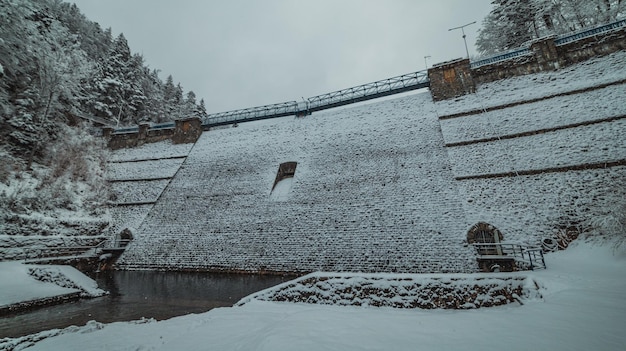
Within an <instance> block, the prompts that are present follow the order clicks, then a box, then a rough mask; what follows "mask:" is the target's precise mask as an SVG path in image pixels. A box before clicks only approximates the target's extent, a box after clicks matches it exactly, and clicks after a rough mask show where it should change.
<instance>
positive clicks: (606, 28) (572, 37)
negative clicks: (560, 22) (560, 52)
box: [554, 19, 626, 46]
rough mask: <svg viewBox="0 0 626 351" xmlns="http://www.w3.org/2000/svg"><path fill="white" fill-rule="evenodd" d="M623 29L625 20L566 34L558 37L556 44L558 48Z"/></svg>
mask: <svg viewBox="0 0 626 351" xmlns="http://www.w3.org/2000/svg"><path fill="white" fill-rule="evenodd" d="M622 27H626V19H623V20H620V21H616V22H613V23H609V24H604V25H601V26H597V27H594V28H589V29H583V30H580V31H578V32H575V33H570V34H566V35H560V36H558V37H557V39H556V40H555V41H554V43H555V44H556V45H557V46H558V45H563V44H567V43H570V42H572V41H576V40H580V39H584V38H588V37H592V36H594V35H597V34H601V33H606V32H610V31H612V30H615V29H618V28H622Z"/></svg>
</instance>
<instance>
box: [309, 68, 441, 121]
mask: <svg viewBox="0 0 626 351" xmlns="http://www.w3.org/2000/svg"><path fill="white" fill-rule="evenodd" d="M428 85H429V80H428V72H427V71H426V70H424V71H418V72H413V73H408V74H403V75H401V76H397V77H392V78H388V79H383V80H379V81H376V82H373V83H368V84H363V85H359V86H356V87H351V88H347V89H342V90H337V91H333V92H332V93H326V94H322V95H317V96H313V97H310V98H308V99H307V101H308V109H309V111H311V112H313V111H319V110H323V109H326V108H331V107H336V106H341V105H346V104H350V103H353V102H358V101H364V100H368V99H370V98H371V99H373V98H376V97H381V96H386V95H391V94H397V93H400V92H402V91H409V90H414V89H419V88H425V87H428Z"/></svg>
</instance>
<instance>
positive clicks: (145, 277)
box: [0, 271, 294, 338]
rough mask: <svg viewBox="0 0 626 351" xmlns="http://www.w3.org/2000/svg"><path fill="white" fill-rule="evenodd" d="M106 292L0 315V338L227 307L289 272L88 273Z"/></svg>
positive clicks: (282, 277)
mask: <svg viewBox="0 0 626 351" xmlns="http://www.w3.org/2000/svg"><path fill="white" fill-rule="evenodd" d="M92 278H93V279H95V280H96V281H97V282H98V286H99V287H100V288H101V289H104V290H107V291H109V292H110V294H109V295H107V296H104V297H99V298H95V299H81V300H79V301H75V302H68V303H64V304H60V305H55V306H46V307H40V308H37V309H35V310H33V311H28V312H22V313H18V314H15V315H11V316H5V317H0V338H3V337H18V336H24V335H28V334H32V333H37V332H40V331H43V330H48V329H54V328H65V327H68V326H70V325H84V324H85V323H87V322H88V321H90V320H96V321H98V322H104V323H110V322H119V321H130V320H136V319H140V318H142V317H145V318H155V319H157V320H163V319H168V318H171V317H175V316H181V315H185V314H189V313H202V312H206V311H208V310H210V309H213V308H216V307H225V306H232V305H233V304H234V303H236V302H237V301H239V300H240V299H241V298H243V297H245V296H247V295H250V294H252V293H255V292H257V291H260V290H263V289H266V288H269V287H271V286H274V285H277V284H280V283H282V282H285V281H288V280H290V279H293V278H294V277H293V276H292V277H289V276H286V277H285V276H275V275H244V274H215V273H187V272H152V271H145V272H144V271H114V272H106V273H101V274H99V275H97V276H93V277H92Z"/></svg>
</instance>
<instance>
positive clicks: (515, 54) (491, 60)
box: [470, 47, 531, 68]
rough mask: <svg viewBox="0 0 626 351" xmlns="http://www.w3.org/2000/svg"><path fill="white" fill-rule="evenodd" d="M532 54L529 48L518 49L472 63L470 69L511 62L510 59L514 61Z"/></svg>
mask: <svg viewBox="0 0 626 351" xmlns="http://www.w3.org/2000/svg"><path fill="white" fill-rule="evenodd" d="M530 53H531V51H530V48H528V47H526V48H518V49H514V50H510V51H507V52H505V53H502V54H498V55H496V56H492V57H488V58H485V59H481V60H478V61H473V62H470V67H471V68H477V67H480V66H485V65H490V64H492V63H496V62H500V61H505V60H510V59H512V58H514V57H519V56H524V55H530Z"/></svg>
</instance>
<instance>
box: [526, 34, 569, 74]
mask: <svg viewBox="0 0 626 351" xmlns="http://www.w3.org/2000/svg"><path fill="white" fill-rule="evenodd" d="M555 38H556V37H555V36H550V37H546V38H542V39H539V40H537V41H535V42H534V43H532V44H531V45H530V50H531V51H532V52H533V54H534V56H535V59H536V60H537V64H539V67H540V68H541V70H556V69H559V67H560V66H561V64H560V62H559V61H560V60H559V53H558V51H557V50H556V43H555V42H554V39H555Z"/></svg>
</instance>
